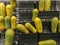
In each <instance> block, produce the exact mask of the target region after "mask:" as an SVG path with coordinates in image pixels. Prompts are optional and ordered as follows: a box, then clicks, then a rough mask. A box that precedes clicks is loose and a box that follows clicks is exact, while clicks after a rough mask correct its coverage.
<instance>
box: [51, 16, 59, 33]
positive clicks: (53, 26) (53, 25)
mask: <svg viewBox="0 0 60 45" xmlns="http://www.w3.org/2000/svg"><path fill="white" fill-rule="evenodd" d="M57 26H58V18H57V17H54V18H52V20H51V30H52V33H56V32H57Z"/></svg>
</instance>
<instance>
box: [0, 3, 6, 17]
mask: <svg viewBox="0 0 60 45" xmlns="http://www.w3.org/2000/svg"><path fill="white" fill-rule="evenodd" d="M5 10H6V8H5V4H4V3H0V15H1V16H4V17H5V16H6V12H5Z"/></svg>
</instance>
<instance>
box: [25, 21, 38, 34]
mask: <svg viewBox="0 0 60 45" xmlns="http://www.w3.org/2000/svg"><path fill="white" fill-rule="evenodd" d="M25 27H26V28H27V29H29V30H30V31H31V32H32V33H37V31H36V29H35V27H34V26H33V25H32V24H31V23H29V22H27V23H25Z"/></svg>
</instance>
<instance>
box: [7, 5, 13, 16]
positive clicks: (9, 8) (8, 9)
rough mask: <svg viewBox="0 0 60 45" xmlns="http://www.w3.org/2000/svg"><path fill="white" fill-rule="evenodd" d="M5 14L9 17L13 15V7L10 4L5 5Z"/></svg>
mask: <svg viewBox="0 0 60 45" xmlns="http://www.w3.org/2000/svg"><path fill="white" fill-rule="evenodd" d="M6 14H7V16H10V17H11V16H12V15H13V8H12V6H11V5H7V6H6Z"/></svg>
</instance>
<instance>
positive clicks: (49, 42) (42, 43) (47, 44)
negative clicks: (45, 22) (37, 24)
mask: <svg viewBox="0 0 60 45" xmlns="http://www.w3.org/2000/svg"><path fill="white" fill-rule="evenodd" d="M38 45H56V41H55V40H45V41H39V42H38Z"/></svg>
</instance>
